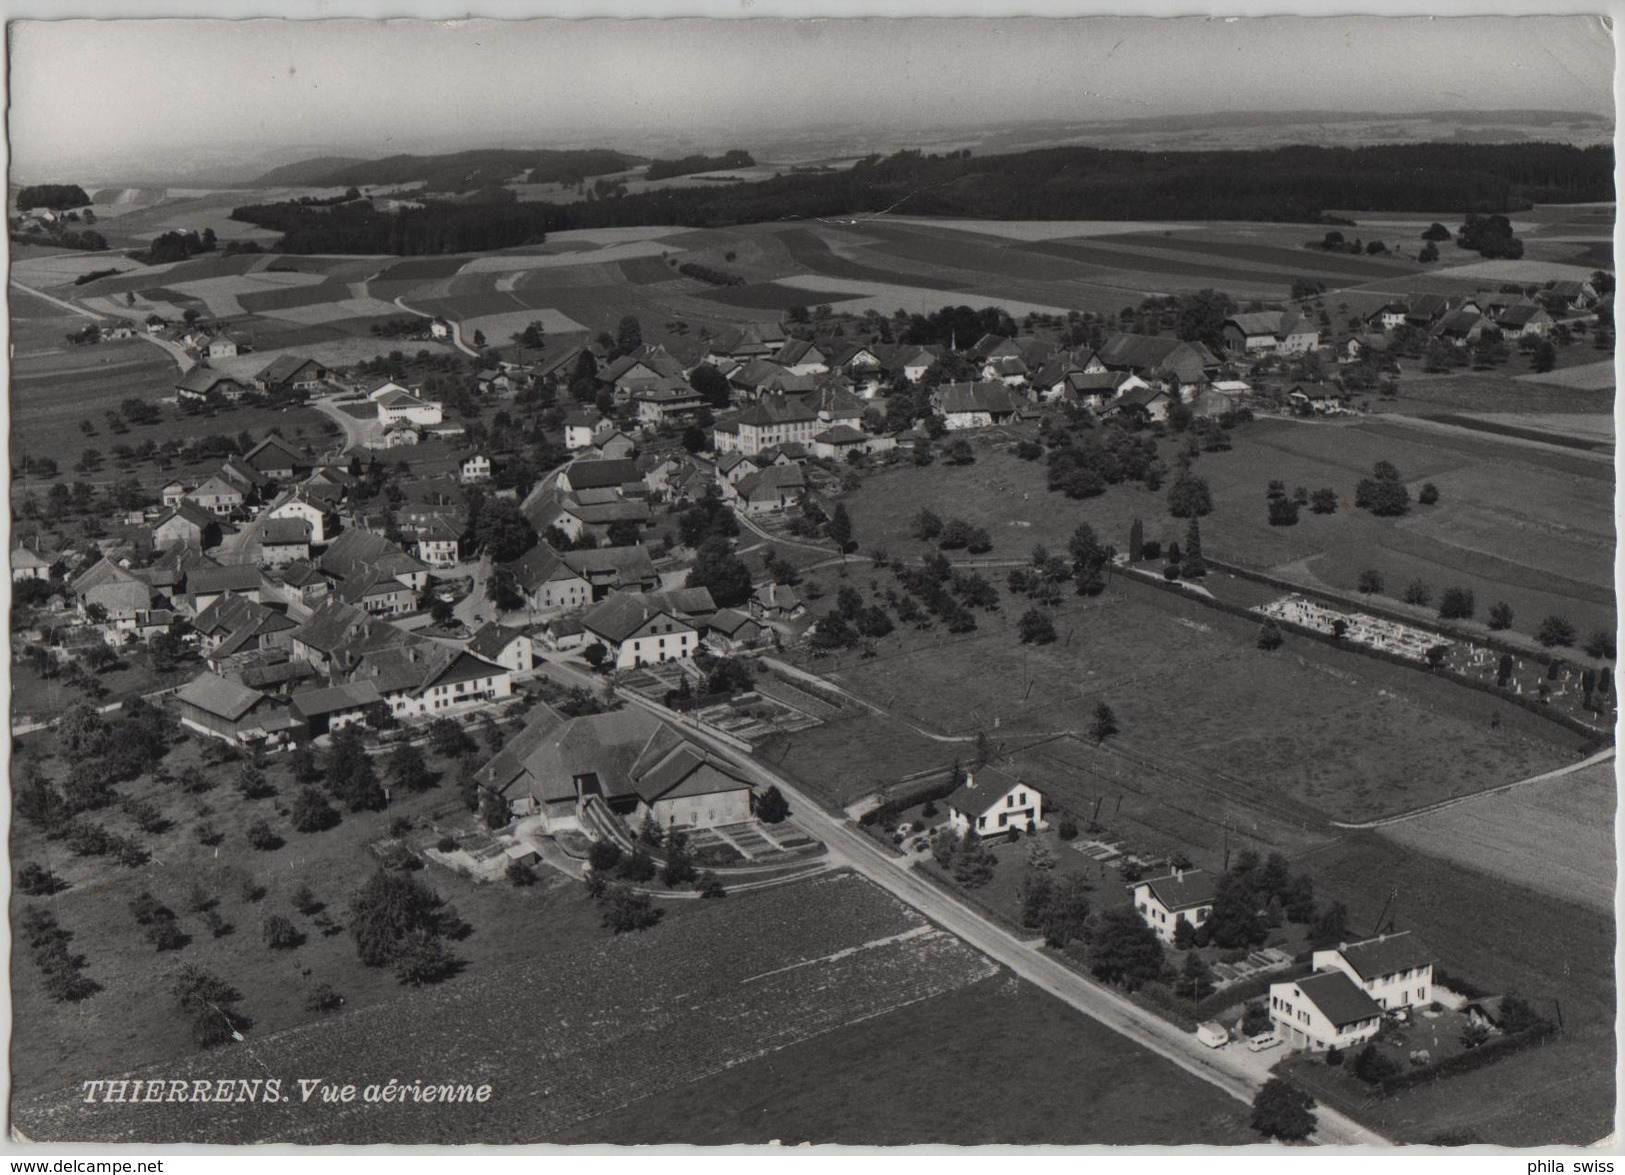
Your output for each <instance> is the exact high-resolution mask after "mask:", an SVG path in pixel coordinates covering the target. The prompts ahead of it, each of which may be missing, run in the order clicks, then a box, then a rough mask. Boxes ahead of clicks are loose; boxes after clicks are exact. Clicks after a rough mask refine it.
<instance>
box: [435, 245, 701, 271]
mask: <svg viewBox="0 0 1625 1175" xmlns="http://www.w3.org/2000/svg"><path fill="white" fill-rule="evenodd" d="M674 251H676V250H674V248H673V247H672V246H670V245H665V244H662V243H661V242H659V241H627V242H625V243H624V244H619V245H606V246H604V247H603V248H602V249H592V250H589V251H587V252H582V253H577V252H570V253H531V254H515V253H498V254H491V255H489V256H484V257H476V258H474V260H472V261H470V262H468V264H466V265H465V266H463V268H462V270H461V272H462V273H465V274H471V273H505V272H507V271H509V270H516V269H555V268H564V267H567V266H571V265H594V264H598V263H601V262H611V261H627V260H631V259H633V258H636V257H659V256H660V255H661V254H662V253H670V252H674Z"/></svg>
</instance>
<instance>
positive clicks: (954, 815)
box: [946, 772, 1046, 837]
mask: <svg viewBox="0 0 1625 1175" xmlns="http://www.w3.org/2000/svg"><path fill="white" fill-rule="evenodd" d="M946 803H947V805H948V826H949V827H950V828H952V829H953V830H954V831H955V832H957V833H958V834H959V835H960V836H967V835H969V834H970V833H971V832H975V833H976V835H977V836H981V837H992V836H1000V835H1003V834H1005V833H1010V834H1016V833H1022V832H1035V831H1037V830H1038V829H1040V828H1044V827H1046V825H1045V823H1044V796H1043V794H1042V793H1041V792H1040V791H1039V790H1038V789H1037V788H1035V787H1032V786H1031V785H1029V784H1025V783H1016V784H1012V785H1011V786H1010V787H1008V788H1006V789H1004V790H1003V791H1001V790H999V788H998V787H997V786H993V787H983V786H981V785H979V784H978V783H977V782H976V777H975V776H974V775H972V774H971V773H970V772H966V773H965V782H963V783H961V784H960V785H959V786H958V787H956V788H954V790H953V791H952V792H950V793H949V794H948V799H947V801H946Z"/></svg>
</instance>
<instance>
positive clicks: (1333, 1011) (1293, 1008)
mask: <svg viewBox="0 0 1625 1175" xmlns="http://www.w3.org/2000/svg"><path fill="white" fill-rule="evenodd" d="M1269 1012H1270V1022H1271V1023H1272V1024H1273V1025H1274V1027H1275V1036H1276V1039H1278V1040H1282V1041H1285V1042H1286V1043H1287V1044H1288V1045H1290V1046H1291V1047H1292V1048H1294V1049H1309V1050H1312V1051H1315V1052H1324V1051H1325V1050H1326V1049H1329V1048H1337V1049H1345V1050H1346V1049H1349V1048H1351V1047H1353V1046H1354V1045H1357V1044H1360V1043H1362V1042H1364V1041H1367V1040H1370V1039H1371V1038H1372V1037H1373V1036H1375V1035H1377V1032H1378V1030H1379V1029H1380V1028H1381V1027H1382V1009H1381V1008H1380V1007H1378V1006H1377V1004H1376V1002H1375V1001H1374V1000H1372V998H1371V997H1370V996H1369V995H1367V994H1366V993H1365V992H1363V991H1361V990H1360V989H1359V987H1358V986H1356V985H1355V984H1354V983H1353V982H1352V981H1350V979H1349V977H1348V976H1347V975H1345V974H1343V972H1341V971H1317V972H1316V973H1315V974H1313V975H1306V976H1304V977H1303V978H1302V979H1292V980H1287V981H1285V982H1282V983H1272V984H1270V1004H1269Z"/></svg>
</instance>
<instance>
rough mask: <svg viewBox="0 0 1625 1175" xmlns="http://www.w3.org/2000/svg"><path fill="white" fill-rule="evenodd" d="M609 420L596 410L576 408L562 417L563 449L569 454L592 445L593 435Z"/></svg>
mask: <svg viewBox="0 0 1625 1175" xmlns="http://www.w3.org/2000/svg"><path fill="white" fill-rule="evenodd" d="M609 423H610V420H609V418H608V417H607V416H605V415H604V414H603V413H602V412H600V411H598V409H596V408H576V409H573V410H572V411H570V412H567V413H565V416H564V447H565V448H566V449H568V450H570V452H572V453H573V452H575V451H576V450H577V449H585V448H587V447H588V446H589V445H591V444H592V438H593V435H594V434H595V433H597V432H598V430H599V429H600V428H602V427H603V426H604V425H606V424H609Z"/></svg>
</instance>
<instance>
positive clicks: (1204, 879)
mask: <svg viewBox="0 0 1625 1175" xmlns="http://www.w3.org/2000/svg"><path fill="white" fill-rule="evenodd" d="M1215 880H1216V879H1215V878H1214V876H1213V874H1211V873H1206V872H1203V871H1202V870H1201V869H1175V870H1174V871H1173V872H1172V873H1170V874H1168V875H1167V876H1165V877H1152V878H1148V879H1144V880H1141V881H1137V882H1135V883H1133V884H1132V885H1130V886H1129V887H1128V888H1129V889H1131V890H1133V891H1134V909H1135V911H1136V912H1137V913H1138V914H1139V915H1140V917H1141V918H1143V919H1144V920H1145V924H1146V925H1147V926H1149V927H1150V928H1151V929H1152V930H1155V931H1156V932H1157V937H1158V938H1160V939H1162V941H1163V942H1167V943H1171V942H1173V941H1174V932H1175V930H1176V929H1177V928H1178V926H1179V923H1181V922H1188V923H1189V924H1190V928H1191V929H1192V930H1196V929H1198V928H1200V927H1202V926H1205V925H1206V924H1207V920H1208V919H1209V918H1211V917H1212V916H1213V892H1214V883H1215Z"/></svg>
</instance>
